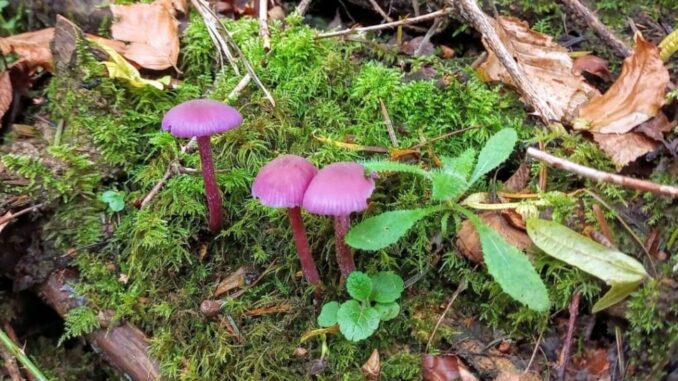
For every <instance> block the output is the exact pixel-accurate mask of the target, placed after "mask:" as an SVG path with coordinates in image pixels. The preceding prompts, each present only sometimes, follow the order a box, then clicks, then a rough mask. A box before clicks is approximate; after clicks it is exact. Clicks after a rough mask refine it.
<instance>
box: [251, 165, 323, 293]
mask: <svg viewBox="0 0 678 381" xmlns="http://www.w3.org/2000/svg"><path fill="white" fill-rule="evenodd" d="M316 173H318V170H317V169H316V167H315V166H313V164H311V163H309V162H308V161H307V160H306V159H304V158H303V157H299V156H295V155H283V156H280V157H278V158H276V159H274V160H272V161H271V162H269V163H268V164H266V165H265V166H263V167H262V168H261V170H260V171H259V174H257V177H256V178H255V179H254V183H253V184H252V196H254V197H255V198H258V199H259V201H260V202H261V203H262V204H263V205H266V206H269V207H272V208H287V215H288V217H289V219H290V224H291V225H292V232H293V234H294V242H295V244H296V246H297V255H298V256H299V262H301V269H302V271H303V272H304V277H306V280H307V281H308V282H309V283H311V284H313V285H315V286H320V285H321V282H320V275H318V270H317V269H316V267H315V261H314V260H313V256H312V255H311V249H310V247H309V245H308V240H307V239H306V231H305V230H304V221H303V220H302V219H301V208H300V206H301V202H302V201H303V199H304V193H305V192H306V188H307V187H308V184H309V183H310V182H311V180H312V179H313V177H314V176H315V175H316Z"/></svg>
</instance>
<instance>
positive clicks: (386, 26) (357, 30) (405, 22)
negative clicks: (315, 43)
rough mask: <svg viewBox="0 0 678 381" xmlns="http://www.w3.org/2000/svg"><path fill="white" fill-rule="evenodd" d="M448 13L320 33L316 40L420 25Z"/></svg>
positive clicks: (441, 11)
mask: <svg viewBox="0 0 678 381" xmlns="http://www.w3.org/2000/svg"><path fill="white" fill-rule="evenodd" d="M449 13H450V9H448V8H443V9H440V10H437V11H435V12H431V13H427V14H425V15H421V16H418V17H411V18H404V19H402V20H398V21H393V22H388V23H385V24H379V25H370V26H365V27H361V28H349V29H343V30H339V31H336V32H327V33H321V34H319V35H318V36H317V37H316V38H328V37H337V36H345V35H347V34H352V33H362V32H369V31H374V30H382V29H391V28H395V27H398V26H400V25H410V24H416V23H420V22H422V21H427V20H431V19H435V18H436V17H446V16H449Z"/></svg>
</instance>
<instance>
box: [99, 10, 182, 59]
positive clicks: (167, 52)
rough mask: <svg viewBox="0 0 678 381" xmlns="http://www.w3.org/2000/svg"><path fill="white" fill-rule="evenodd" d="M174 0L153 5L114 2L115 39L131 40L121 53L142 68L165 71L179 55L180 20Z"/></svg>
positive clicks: (113, 28) (113, 31)
mask: <svg viewBox="0 0 678 381" xmlns="http://www.w3.org/2000/svg"><path fill="white" fill-rule="evenodd" d="M173 3H174V2H173V1H167V0H156V2H154V3H151V4H141V3H137V4H129V5H118V4H111V5H110V7H111V12H112V13H113V17H114V18H115V20H114V22H113V25H112V26H111V34H112V36H113V38H114V39H116V40H120V41H125V42H128V43H129V44H128V45H127V46H126V47H125V51H124V52H122V55H124V56H125V58H127V59H129V60H130V61H133V62H135V63H136V64H138V65H139V66H141V67H144V68H147V69H153V70H164V69H167V68H170V67H175V68H176V64H177V59H178V58H179V23H178V21H177V20H176V18H175V17H174V14H175V13H176V8H174V6H173Z"/></svg>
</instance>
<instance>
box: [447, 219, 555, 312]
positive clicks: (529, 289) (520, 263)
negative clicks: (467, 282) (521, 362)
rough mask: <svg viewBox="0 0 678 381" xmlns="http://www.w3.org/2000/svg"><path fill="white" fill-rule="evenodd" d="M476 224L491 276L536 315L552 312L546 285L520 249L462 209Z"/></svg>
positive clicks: (505, 290)
mask: <svg viewBox="0 0 678 381" xmlns="http://www.w3.org/2000/svg"><path fill="white" fill-rule="evenodd" d="M459 210H460V211H461V212H462V213H464V215H466V217H467V218H468V219H469V220H470V221H471V222H472V223H473V226H474V227H475V228H476V231H477V232H478V236H479V237H480V246H481V248H482V249H483V258H484V260H485V264H486V265H487V272H489V273H490V275H492V277H493V278H494V280H495V281H496V282H497V283H498V284H499V286H501V288H502V290H504V292H506V293H507V294H508V295H510V296H511V297H512V298H513V299H515V300H517V301H519V302H521V303H523V304H525V305H526V306H527V307H528V308H530V309H532V310H535V311H540V312H543V311H547V310H548V309H549V296H548V292H547V291H546V286H545V285H544V282H543V281H542V280H541V278H539V275H538V274H537V272H536V271H535V270H534V267H532V264H531V263H530V261H529V260H528V259H527V256H525V254H523V253H522V252H521V251H520V250H518V249H517V248H515V247H513V246H511V245H510V244H509V243H508V242H506V240H505V239H504V238H503V237H502V236H501V235H500V234H499V233H497V232H496V231H494V230H493V229H492V228H490V227H489V226H487V225H486V224H484V223H483V222H482V221H481V220H480V219H479V218H478V217H477V216H476V215H474V214H473V213H471V212H469V211H467V210H466V209H459Z"/></svg>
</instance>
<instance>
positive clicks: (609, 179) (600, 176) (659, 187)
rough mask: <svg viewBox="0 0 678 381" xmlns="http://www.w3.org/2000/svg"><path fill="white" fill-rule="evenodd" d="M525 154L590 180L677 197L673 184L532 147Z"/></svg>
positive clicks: (676, 190) (676, 188) (677, 190)
mask: <svg viewBox="0 0 678 381" xmlns="http://www.w3.org/2000/svg"><path fill="white" fill-rule="evenodd" d="M527 156H531V157H532V158H534V159H537V160H539V161H542V162H544V163H547V164H549V165H551V166H553V167H555V168H560V169H563V170H565V171H568V172H572V173H575V174H577V175H580V176H583V177H587V178H589V179H592V180H596V181H600V182H604V183H610V184H617V185H619V186H622V187H624V188H630V189H636V190H640V191H644V192H650V193H655V194H659V195H663V196H668V197H673V198H678V187H675V186H671V185H663V184H657V183H653V182H651V181H645V180H639V179H634V178H633V177H627V176H622V175H617V174H614V173H608V172H603V171H599V170H597V169H593V168H589V167H585V166H583V165H579V164H576V163H573V162H571V161H568V160H565V159H561V158H559V157H556V156H553V155H551V154H549V153H546V152H544V151H540V150H538V149H536V148H533V147H530V148H528V149H527ZM641 246H642V243H641Z"/></svg>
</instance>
